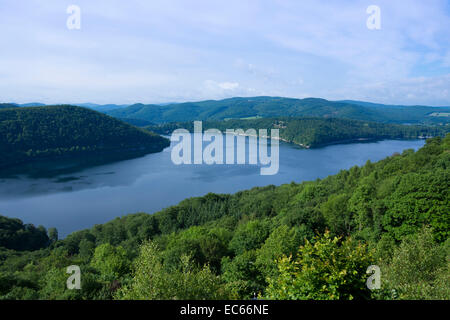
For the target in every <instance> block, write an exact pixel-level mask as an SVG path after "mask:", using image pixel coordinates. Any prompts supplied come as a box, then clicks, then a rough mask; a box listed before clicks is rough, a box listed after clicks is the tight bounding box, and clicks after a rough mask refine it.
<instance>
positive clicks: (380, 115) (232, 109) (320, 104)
mask: <svg viewBox="0 0 450 320" xmlns="http://www.w3.org/2000/svg"><path fill="white" fill-rule="evenodd" d="M361 104H365V105H361ZM361 104H357V103H356V102H340V101H329V100H325V99H319V98H305V99H294V98H282V97H249V98H241V97H236V98H230V99H223V100H206V101H199V102H184V103H176V104H169V105H156V104H142V103H138V104H134V105H131V106H128V107H126V108H121V109H116V110H111V111H108V112H106V113H107V114H109V115H111V116H113V117H117V118H132V119H141V120H146V121H150V122H153V123H168V122H181V121H193V120H226V119H242V118H253V117H262V118H270V117H323V118H346V119H353V120H364V121H376V122H384V123H415V124H433V123H449V122H450V119H449V117H444V116H433V115H432V114H433V113H436V111H439V113H449V112H450V107H427V106H410V107H408V106H389V105H383V107H382V108H381V107H380V106H381V105H379V104H378V105H377V106H374V105H371V104H370V103H363V102H361Z"/></svg>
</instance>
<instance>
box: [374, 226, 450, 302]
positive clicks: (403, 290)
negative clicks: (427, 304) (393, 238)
mask: <svg viewBox="0 0 450 320" xmlns="http://www.w3.org/2000/svg"><path fill="white" fill-rule="evenodd" d="M449 267H450V246H449V243H448V242H447V243H446V244H443V245H439V244H437V243H436V242H435V241H434V239H433V233H432V231H431V229H430V228H426V227H424V228H423V229H422V230H421V231H420V232H419V233H417V234H414V235H413V236H409V237H406V238H405V239H404V240H403V241H402V243H401V244H400V246H399V247H397V248H395V250H394V252H393V255H392V259H391V260H390V261H389V262H387V263H386V264H385V265H384V266H383V267H382V271H383V273H382V276H381V280H382V287H383V289H384V292H385V294H387V295H388V298H390V297H393V298H398V299H408V300H411V299H432V300H435V299H447V300H448V299H450V287H449V284H450V269H449Z"/></svg>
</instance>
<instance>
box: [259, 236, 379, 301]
mask: <svg viewBox="0 0 450 320" xmlns="http://www.w3.org/2000/svg"><path fill="white" fill-rule="evenodd" d="M371 262H372V257H371V253H370V252H369V251H368V250H367V247H366V246H365V245H362V244H360V243H355V241H353V240H352V238H347V239H346V240H344V241H341V240H340V239H339V238H337V237H335V238H332V237H331V236H330V233H329V232H325V234H324V235H323V237H320V238H316V239H315V242H314V244H312V243H311V242H309V241H306V243H305V245H304V246H301V247H300V249H299V251H298V254H297V257H296V258H292V256H289V257H284V258H282V259H280V260H279V261H278V269H279V274H278V275H277V276H276V277H273V278H269V279H268V283H269V285H268V287H267V291H266V295H265V297H266V298H267V299H289V300H290V299H300V300H310V299H315V300H337V299H365V298H368V297H369V296H370V292H369V290H368V289H367V287H366V278H367V276H366V275H365V272H366V269H367V267H368V266H369V265H370V264H371Z"/></svg>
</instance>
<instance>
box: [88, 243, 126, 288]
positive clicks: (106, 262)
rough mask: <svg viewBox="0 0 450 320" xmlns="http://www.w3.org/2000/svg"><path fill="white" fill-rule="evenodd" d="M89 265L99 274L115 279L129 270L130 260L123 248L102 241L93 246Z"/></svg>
mask: <svg viewBox="0 0 450 320" xmlns="http://www.w3.org/2000/svg"><path fill="white" fill-rule="evenodd" d="M91 266H92V267H94V268H95V269H97V270H98V271H100V274H101V275H103V276H105V277H107V278H112V279H117V278H119V277H121V276H123V275H125V274H126V273H127V272H128V271H129V267H130V261H129V260H128V257H127V253H126V251H125V249H124V248H122V247H120V246H119V247H113V246H112V245H110V244H109V243H104V244H101V245H99V246H98V247H97V248H95V252H94V256H93V258H92V260H91Z"/></svg>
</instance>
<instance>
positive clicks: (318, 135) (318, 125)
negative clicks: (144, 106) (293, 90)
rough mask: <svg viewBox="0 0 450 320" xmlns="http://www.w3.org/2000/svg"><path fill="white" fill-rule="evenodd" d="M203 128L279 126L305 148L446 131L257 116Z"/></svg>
mask: <svg viewBox="0 0 450 320" xmlns="http://www.w3.org/2000/svg"><path fill="white" fill-rule="evenodd" d="M202 126H203V129H204V130H206V129H211V128H214V129H219V130H221V131H222V132H225V130H226V129H233V130H234V129H243V130H247V129H256V130H258V129H279V133H280V138H281V139H282V140H283V141H285V142H288V143H294V144H297V145H301V146H303V147H307V148H314V147H319V146H323V145H327V144H334V143H345V142H350V141H357V140H378V139H417V138H426V137H434V136H444V135H445V134H446V133H447V132H449V131H450V125H447V126H419V125H411V126H406V125H399V124H385V123H377V122H367V121H359V120H349V119H337V118H328V119H324V118H299V119H296V118H260V119H248V120H234V119H231V120H225V121H203V123H202ZM178 128H184V129H187V130H189V131H191V132H192V131H193V129H194V128H193V122H175V123H167V124H160V125H152V126H148V127H146V129H148V130H150V131H153V132H156V133H160V134H165V135H168V134H171V133H172V132H173V130H175V129H178Z"/></svg>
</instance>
